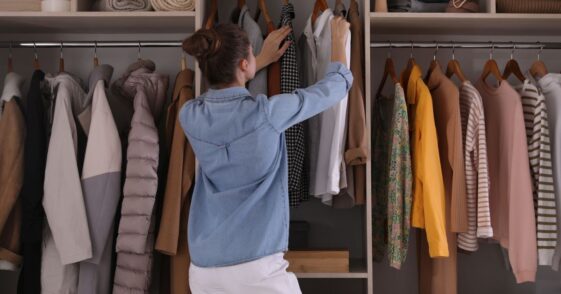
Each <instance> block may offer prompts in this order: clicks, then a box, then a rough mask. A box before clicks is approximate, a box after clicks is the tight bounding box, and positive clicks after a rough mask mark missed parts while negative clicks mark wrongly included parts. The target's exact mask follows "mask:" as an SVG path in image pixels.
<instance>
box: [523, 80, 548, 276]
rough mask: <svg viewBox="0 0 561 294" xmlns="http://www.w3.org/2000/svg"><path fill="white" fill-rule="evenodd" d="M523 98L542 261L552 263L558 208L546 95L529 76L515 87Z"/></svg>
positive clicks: (541, 263)
mask: <svg viewBox="0 0 561 294" xmlns="http://www.w3.org/2000/svg"><path fill="white" fill-rule="evenodd" d="M515 89H516V91H518V93H519V94H520V97H521V98H522V107H523V109H524V122H525V124H526V139H527V141H528V155H529V158H530V167H531V169H530V172H531V174H532V186H533V191H534V208H535V210H536V218H537V219H536V224H537V228H536V233H537V241H538V262H539V265H551V264H552V261H553V254H554V251H555V246H556V244H557V209H556V203H555V188H554V186H553V170H552V164H551V148H550V142H549V126H548V117H547V107H546V105H545V97H544V96H543V95H542V93H541V92H540V91H538V89H537V88H536V86H535V85H533V84H532V83H531V82H530V81H529V80H525V81H524V83H523V84H520V85H518V86H516V87H515Z"/></svg>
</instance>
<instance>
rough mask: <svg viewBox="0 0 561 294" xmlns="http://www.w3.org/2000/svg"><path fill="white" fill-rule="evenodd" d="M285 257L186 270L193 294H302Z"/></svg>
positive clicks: (278, 254)
mask: <svg viewBox="0 0 561 294" xmlns="http://www.w3.org/2000/svg"><path fill="white" fill-rule="evenodd" d="M287 268H288V261H286V260H285V259H284V253H276V254H273V255H269V256H266V257H263V258H260V259H257V260H254V261H250V262H246V263H242V264H237V265H233V266H224V267H208V268H206V267H205V268H203V267H198V266H196V265H193V264H191V266H190V268H189V285H190V287H191V292H192V293H193V294H302V292H301V291H300V286H299V285H298V280H297V279H296V276H295V275H294V274H293V273H289V272H287V271H286V269H287Z"/></svg>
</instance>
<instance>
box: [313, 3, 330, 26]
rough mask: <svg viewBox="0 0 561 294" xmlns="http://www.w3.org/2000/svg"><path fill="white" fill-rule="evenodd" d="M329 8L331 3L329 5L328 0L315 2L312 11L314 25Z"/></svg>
mask: <svg viewBox="0 0 561 294" xmlns="http://www.w3.org/2000/svg"><path fill="white" fill-rule="evenodd" d="M328 8H329V5H327V2H326V1H325V0H316V3H315V4H314V10H313V11H312V25H314V23H315V22H316V19H317V18H318V16H319V15H320V14H321V13H322V12H323V11H325V10H326V9H328Z"/></svg>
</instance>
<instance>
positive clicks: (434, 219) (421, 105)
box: [401, 64, 448, 257]
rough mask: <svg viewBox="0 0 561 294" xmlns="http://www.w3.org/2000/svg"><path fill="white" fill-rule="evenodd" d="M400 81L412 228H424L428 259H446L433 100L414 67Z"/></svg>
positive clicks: (443, 209)
mask: <svg viewBox="0 0 561 294" xmlns="http://www.w3.org/2000/svg"><path fill="white" fill-rule="evenodd" d="M401 82H402V85H404V87H405V89H407V93H406V98H407V104H409V122H410V125H411V126H412V134H411V144H412V147H411V148H412V157H413V178H414V182H413V209H412V216H411V225H412V226H413V227H416V228H424V229H425V231H426V234H427V240H428V244H429V253H430V256H431V257H448V241H447V239H446V211H445V200H444V197H445V196H444V181H443V179H442V170H441V166H440V156H439V153H438V140H437V136H436V127H435V123H434V112H433V107H432V97H431V94H430V91H429V89H428V87H427V85H426V84H425V83H424V82H423V79H422V77H421V69H420V68H419V66H417V65H416V64H415V65H414V66H413V68H412V70H411V73H410V74H409V76H406V73H402V75H401Z"/></svg>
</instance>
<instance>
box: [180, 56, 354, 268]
mask: <svg viewBox="0 0 561 294" xmlns="http://www.w3.org/2000/svg"><path fill="white" fill-rule="evenodd" d="M352 82H353V77H352V74H351V72H350V71H349V69H348V68H347V67H346V66H344V65H343V64H341V63H331V64H330V65H329V68H328V71H327V73H326V75H325V77H324V78H323V79H322V80H321V81H319V82H317V83H316V84H314V85H312V86H310V87H308V88H305V89H297V90H295V91H294V92H292V93H286V94H280V95H275V96H272V97H270V98H268V97H267V96H265V95H257V96H256V97H253V96H251V94H250V93H249V91H248V90H247V89H245V88H243V87H232V88H224V89H218V90H215V89H210V90H209V91H208V92H206V93H204V94H203V95H201V96H200V97H197V98H196V99H194V100H191V101H189V102H187V103H186V104H185V105H184V106H183V107H182V109H181V112H180V116H179V119H180V123H181V126H182V127H183V130H184V131H185V134H186V135H187V138H188V139H189V142H190V143H191V145H192V147H193V150H194V152H195V156H196V157H197V159H198V162H199V165H198V167H197V177H196V181H195V188H194V191H193V196H192V197H193V198H192V202H191V209H190V214H189V226H188V239H189V250H190V252H191V258H192V259H191V262H192V263H193V264H194V265H196V266H199V267H217V266H228V265H234V264H240V263H244V262H248V261H252V260H255V259H258V258H261V257H264V256H267V255H271V254H274V253H278V252H282V251H286V250H287V248H288V224H289V206H288V161H287V151H286V143H285V137H284V134H283V132H284V131H285V130H286V129H287V128H289V127H291V126H293V125H295V124H297V123H299V122H302V121H304V120H306V119H308V118H310V117H312V116H314V115H316V114H318V113H320V112H322V111H324V110H326V109H328V108H329V107H331V106H333V105H335V104H336V103H337V102H339V101H340V100H341V99H343V98H344V97H345V95H346V94H347V92H348V91H349V89H350V87H351V85H352Z"/></svg>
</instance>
